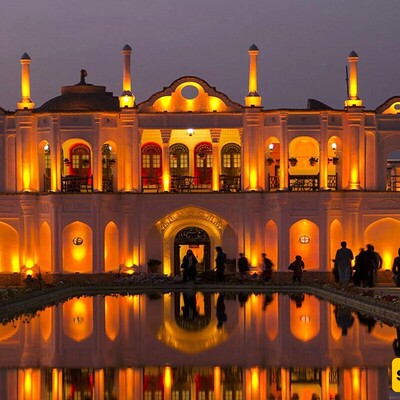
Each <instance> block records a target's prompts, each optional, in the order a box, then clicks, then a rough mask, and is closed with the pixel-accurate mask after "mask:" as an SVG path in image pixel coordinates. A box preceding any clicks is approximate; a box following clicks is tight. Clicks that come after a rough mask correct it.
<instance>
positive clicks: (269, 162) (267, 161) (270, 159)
mask: <svg viewBox="0 0 400 400" xmlns="http://www.w3.org/2000/svg"><path fill="white" fill-rule="evenodd" d="M265 162H266V164H267V165H271V164H273V163H274V159H273V158H272V157H268V158H267V159H266V160H265Z"/></svg>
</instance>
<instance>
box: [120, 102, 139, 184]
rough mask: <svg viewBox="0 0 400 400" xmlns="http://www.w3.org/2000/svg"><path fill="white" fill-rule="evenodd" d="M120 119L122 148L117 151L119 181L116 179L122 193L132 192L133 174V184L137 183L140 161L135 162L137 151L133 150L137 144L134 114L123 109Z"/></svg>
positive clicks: (137, 155)
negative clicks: (118, 156)
mask: <svg viewBox="0 0 400 400" xmlns="http://www.w3.org/2000/svg"><path fill="white" fill-rule="evenodd" d="M120 119H121V124H122V129H121V131H122V138H121V143H122V146H121V147H120V151H119V153H120V155H121V157H120V160H119V162H118V164H119V165H118V168H119V169H118V176H121V180H120V179H118V180H119V182H118V189H119V190H122V191H123V192H132V191H134V183H133V182H134V178H133V174H135V176H136V178H135V182H137V175H138V174H139V169H138V168H137V165H140V160H137V158H138V157H139V151H138V149H137V148H136V149H134V144H137V142H138V140H137V138H136V139H135V140H134V134H135V132H134V130H135V122H136V121H135V120H136V113H135V112H134V111H133V110H130V109H123V110H121V113H120ZM136 134H137V133H136Z"/></svg>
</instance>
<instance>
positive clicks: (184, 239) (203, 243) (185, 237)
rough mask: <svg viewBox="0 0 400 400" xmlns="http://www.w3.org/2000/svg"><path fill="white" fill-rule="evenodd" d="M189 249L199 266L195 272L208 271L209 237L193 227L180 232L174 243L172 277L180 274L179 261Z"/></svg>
mask: <svg viewBox="0 0 400 400" xmlns="http://www.w3.org/2000/svg"><path fill="white" fill-rule="evenodd" d="M188 249H191V250H192V251H193V253H194V254H195V256H196V258H197V260H198V262H199V264H198V265H197V272H202V271H208V270H209V269H210V237H209V236H208V234H207V232H206V231H205V230H203V229H201V228H197V227H195V226H191V227H187V228H184V229H182V230H180V231H179V232H178V233H177V235H176V236H175V241H174V275H180V273H181V268H180V267H181V260H182V258H183V256H184V255H185V254H186V252H187V250H188Z"/></svg>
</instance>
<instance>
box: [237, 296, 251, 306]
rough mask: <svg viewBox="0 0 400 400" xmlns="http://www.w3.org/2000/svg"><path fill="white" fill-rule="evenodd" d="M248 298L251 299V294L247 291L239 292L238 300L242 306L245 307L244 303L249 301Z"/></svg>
mask: <svg viewBox="0 0 400 400" xmlns="http://www.w3.org/2000/svg"><path fill="white" fill-rule="evenodd" d="M248 299H249V295H248V294H247V293H239V294H238V300H239V303H240V307H244V305H245V304H246V303H247V300H248Z"/></svg>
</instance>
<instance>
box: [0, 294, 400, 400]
mask: <svg viewBox="0 0 400 400" xmlns="http://www.w3.org/2000/svg"><path fill="white" fill-rule="evenodd" d="M24 321H27V317H25V318H21V319H18V320H14V321H12V322H10V323H8V324H6V325H3V326H0V399H24V400H29V399H31V400H36V399H52V400H54V399H71V400H75V399H98V398H100V399H106V400H108V399H126V400H130V399H132V400H133V399H134V400H137V399H146V400H150V399H151V400H153V399H154V400H156V399H163V400H164V399H165V400H169V399H170V400H178V399H179V400H181V399H182V400H185V399H188V400H189V399H190V400H192V399H193V400H225V399H232V400H240V399H249V400H261V399H268V400H272V399H279V398H281V399H285V400H291V399H296V398H298V399H301V400H309V399H318V398H320V399H324V400H325V399H326V400H328V399H329V400H330V399H335V396H336V398H340V399H353V398H354V399H356V398H360V399H361V398H363V399H364V398H365V399H368V398H370V399H374V398H376V399H385V398H389V397H388V396H389V384H388V380H389V377H390V370H389V367H390V365H391V361H392V359H393V358H394V357H395V356H396V354H397V355H399V354H400V353H399V351H400V348H399V346H398V344H399V342H398V341H397V338H398V334H399V332H397V331H396V329H395V328H394V327H389V326H387V325H384V324H382V323H380V322H377V321H375V320H374V319H373V318H369V317H366V316H363V315H359V314H357V313H355V312H352V311H350V310H348V309H347V308H345V307H343V306H334V305H332V304H329V303H326V302H324V301H320V300H318V299H317V298H315V297H312V296H308V295H303V294H293V295H291V296H288V295H279V294H263V295H261V294H260V295H255V294H251V293H240V294H232V293H225V294H218V293H204V294H203V293H200V292H197V293H196V292H190V291H188V292H185V293H169V294H163V295H161V294H159V295H134V296H105V297H104V296H97V297H80V298H75V299H72V300H68V301H66V302H64V303H63V304H60V305H58V306H54V307H49V308H46V309H45V310H43V311H41V312H39V313H38V314H37V316H36V317H34V318H32V319H29V322H24ZM17 394H18V396H17ZM296 395H297V396H298V397H296ZM313 396H314V397H313Z"/></svg>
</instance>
